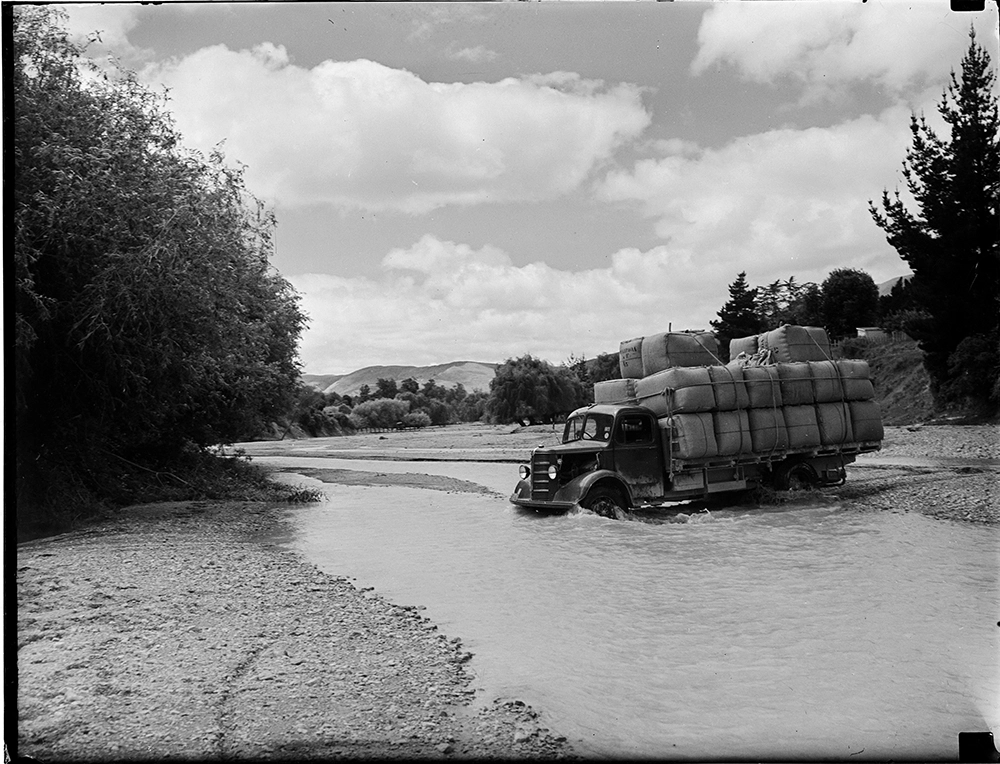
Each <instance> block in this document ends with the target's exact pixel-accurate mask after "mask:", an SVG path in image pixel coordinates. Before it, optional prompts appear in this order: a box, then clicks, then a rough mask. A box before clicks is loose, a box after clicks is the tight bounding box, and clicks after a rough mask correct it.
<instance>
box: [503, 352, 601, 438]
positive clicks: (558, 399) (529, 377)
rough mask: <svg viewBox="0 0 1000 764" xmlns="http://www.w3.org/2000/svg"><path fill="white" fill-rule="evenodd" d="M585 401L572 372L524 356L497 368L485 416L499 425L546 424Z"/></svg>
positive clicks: (580, 386) (579, 385)
mask: <svg viewBox="0 0 1000 764" xmlns="http://www.w3.org/2000/svg"><path fill="white" fill-rule="evenodd" d="M584 400H585V399H584V391H583V386H582V385H581V384H580V381H579V380H578V379H577V378H576V375H575V374H573V372H572V371H570V370H569V369H567V368H566V367H565V366H561V367H558V368H557V367H554V366H552V365H551V364H549V363H547V362H546V361H542V360H540V359H537V358H534V357H532V356H531V355H524V356H522V357H520V358H517V359H508V360H507V361H505V362H504V363H502V364H501V365H500V366H499V367H497V370H496V376H494V377H493V379H492V381H491V382H490V396H489V399H488V400H487V402H486V414H487V416H488V417H489V418H490V419H491V420H492V421H494V422H500V423H507V422H524V423H527V424H536V423H546V424H547V423H550V422H553V421H555V419H556V417H558V416H560V415H563V414H567V413H569V412H570V411H572V410H573V409H575V408H576V407H578V406H580V405H582V404H583V403H584Z"/></svg>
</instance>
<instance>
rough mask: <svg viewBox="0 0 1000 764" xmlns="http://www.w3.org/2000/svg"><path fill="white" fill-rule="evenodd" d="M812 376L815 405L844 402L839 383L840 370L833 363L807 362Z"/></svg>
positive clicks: (842, 391) (841, 387)
mask: <svg viewBox="0 0 1000 764" xmlns="http://www.w3.org/2000/svg"><path fill="white" fill-rule="evenodd" d="M808 363H809V373H810V374H811V375H812V385H813V398H814V399H815V401H816V403H834V402H836V401H842V400H844V387H843V385H842V384H841V382H840V369H838V368H837V364H836V363H835V362H834V361H809V362H808Z"/></svg>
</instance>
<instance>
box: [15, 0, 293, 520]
mask: <svg viewBox="0 0 1000 764" xmlns="http://www.w3.org/2000/svg"><path fill="white" fill-rule="evenodd" d="M4 11H5V13H10V14H11V16H10V17H9V19H10V21H11V22H12V24H11V28H12V31H13V35H12V38H13V55H12V57H11V69H12V72H11V79H12V85H13V88H12V90H13V107H14V108H13V119H12V126H13V152H12V155H13V164H14V206H13V223H14V236H13V244H14V247H13V249H14V253H13V259H14V264H15V276H16V279H15V280H16V284H15V303H16V305H15V308H16V309H15V317H14V328H15V358H16V421H17V475H18V486H17V488H18V491H17V496H18V509H19V512H20V510H21V508H22V506H23V505H24V504H25V503H32V502H34V503H38V502H43V503H44V501H45V497H46V492H47V490H48V488H49V487H50V486H51V483H52V478H53V476H54V475H59V476H61V477H62V478H64V479H70V480H71V481H75V483H74V484H80V485H82V486H84V487H85V488H87V489H88V490H91V491H92V492H94V493H96V494H101V493H102V492H103V491H105V489H108V487H109V481H108V480H107V477H106V475H105V473H104V470H103V468H104V467H105V466H106V465H107V464H109V463H117V464H131V465H138V466H139V468H142V469H149V470H153V469H156V470H161V469H164V467H163V465H165V464H170V463H172V462H176V461H177V460H178V459H179V458H180V457H181V455H182V454H188V453H190V452H191V450H192V449H194V450H196V451H197V450H204V449H205V448H206V447H207V446H210V445H213V444H219V443H227V442H233V441H234V440H237V439H243V438H247V437H249V436H251V435H253V434H255V433H256V432H257V431H258V430H259V429H260V428H261V427H262V426H263V424H264V423H265V422H266V421H268V419H269V418H271V417H274V416H275V415H276V414H278V413H279V412H282V411H284V410H285V409H286V408H287V407H288V406H289V405H290V404H291V402H292V400H293V397H294V392H295V388H296V384H297V380H298V377H299V368H298V364H297V361H296V345H297V340H298V337H299V334H300V332H301V330H302V327H303V325H304V316H303V314H302V313H301V311H300V310H299V307H298V302H297V300H298V298H297V296H296V295H295V293H294V291H293V290H292V288H291V286H290V285H289V284H288V283H287V282H286V281H285V280H284V279H282V278H281V277H280V276H279V275H278V274H277V273H276V272H275V271H274V270H273V269H272V268H271V266H270V265H269V259H268V258H269V255H270V253H271V247H272V229H273V225H274V220H273V217H272V216H271V215H270V214H269V213H268V212H267V211H266V210H265V209H264V208H263V207H262V206H261V204H260V203H259V202H258V201H257V200H256V199H255V198H254V197H253V196H252V195H250V194H249V193H248V191H247V189H246V187H245V185H244V182H243V176H242V171H241V169H233V168H231V167H230V166H228V165H227V163H226V162H225V161H224V158H223V157H222V156H221V154H219V153H215V154H213V155H212V156H210V157H207V158H205V157H203V156H202V155H200V154H197V153H194V152H191V151H188V150H185V149H184V148H182V146H181V143H180V136H179V135H178V134H177V132H176V131H175V129H174V127H173V123H172V119H171V117H170V115H169V113H168V112H167V110H166V106H165V100H164V98H163V97H161V96H158V95H155V94H153V93H152V92H150V91H149V90H148V89H146V88H144V87H143V86H142V85H141V84H140V83H139V82H138V81H137V79H136V78H135V76H134V74H132V73H130V72H128V71H125V70H121V69H115V70H110V71H109V70H102V69H98V68H97V67H96V66H95V65H94V64H92V63H89V62H88V60H87V59H86V58H85V56H84V55H83V54H84V51H83V50H82V49H81V48H80V47H79V46H77V45H75V44H74V43H72V42H71V41H70V40H69V38H68V36H67V34H66V32H65V31H64V29H63V26H62V25H63V23H64V19H63V17H62V16H61V14H60V13H59V12H57V11H55V10H53V9H52V8H47V7H30V6H21V7H17V8H14V9H11V8H10V7H9V6H8V7H7V8H5V9H4ZM67 476H69V477H67ZM102 481H103V484H102Z"/></svg>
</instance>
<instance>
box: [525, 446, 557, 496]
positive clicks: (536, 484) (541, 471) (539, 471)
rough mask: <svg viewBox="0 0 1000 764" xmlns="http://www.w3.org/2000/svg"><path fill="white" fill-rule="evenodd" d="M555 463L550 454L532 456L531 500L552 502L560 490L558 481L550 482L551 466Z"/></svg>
mask: <svg viewBox="0 0 1000 764" xmlns="http://www.w3.org/2000/svg"><path fill="white" fill-rule="evenodd" d="M553 463H554V460H553V458H552V457H551V456H550V455H549V454H532V455H531V498H532V499H533V500H534V501H551V500H552V497H553V496H554V495H555V492H556V491H557V490H558V488H559V481H558V479H557V480H549V465H550V464H553Z"/></svg>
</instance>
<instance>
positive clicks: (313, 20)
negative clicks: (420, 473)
mask: <svg viewBox="0 0 1000 764" xmlns="http://www.w3.org/2000/svg"><path fill="white" fill-rule="evenodd" d="M63 7H64V8H65V9H66V10H67V12H68V14H69V29H70V31H71V32H72V33H73V34H74V35H78V36H80V37H81V38H83V37H86V36H87V35H88V34H89V33H92V32H94V31H100V40H99V41H95V42H93V43H92V44H91V45H90V47H89V48H88V54H89V55H91V56H93V57H95V58H98V59H106V57H107V56H108V55H114V56H115V57H116V58H117V59H118V60H119V61H121V63H123V64H124V65H125V66H127V67H128V68H130V69H133V70H135V71H136V72H137V73H138V74H139V77H140V79H141V80H142V81H143V82H144V83H146V84H147V85H149V86H150V87H151V88H153V89H155V90H157V91H162V90H163V88H166V89H167V92H168V95H169V102H168V108H169V110H170V111H171V113H172V114H173V116H174V119H175V120H176V126H177V128H178V130H179V131H180V133H181V134H182V136H183V141H184V143H185V145H187V146H188V147H190V148H193V149H197V150H200V151H203V152H206V153H207V152H209V151H211V150H213V149H214V148H216V147H217V146H219V145H220V144H221V146H222V149H223V151H224V152H225V155H226V157H227V159H228V160H229V161H231V162H233V163H240V164H242V165H244V166H245V167H246V174H245V178H246V182H247V185H248V187H249V189H250V190H251V192H252V193H254V194H255V195H256V196H257V197H258V198H260V199H262V200H264V201H265V202H266V203H267V204H268V205H269V206H270V207H271V208H272V209H273V211H274V213H275V215H276V218H277V221H278V222H277V228H276V236H275V239H276V247H275V253H274V256H273V258H272V263H273V265H274V266H275V268H276V269H277V270H278V271H279V272H280V273H281V274H282V275H283V276H284V277H285V278H286V279H287V280H288V281H290V282H291V284H292V285H293V286H294V287H295V289H296V290H297V291H298V293H299V294H300V295H301V304H302V308H303V310H304V311H305V312H306V313H307V315H308V316H309V325H308V328H307V329H306V330H305V332H304V333H303V336H302V339H301V343H300V358H301V361H302V365H303V370H304V371H305V372H306V373H312V374H345V373H349V372H351V371H354V370H356V369H358V368H362V367H365V366H371V365H414V366H423V365H432V364H439V363H447V362H450V361H480V362H489V363H497V362H502V361H503V360H505V359H507V358H513V357H518V356H522V355H524V354H526V353H530V354H531V355H534V356H535V357H538V358H543V359H545V360H547V361H550V362H552V363H562V362H564V361H566V360H568V359H569V358H570V357H571V356H572V357H574V358H580V357H587V358H593V357H594V356H596V355H597V354H598V353H613V352H617V351H618V347H619V344H620V343H621V342H622V341H624V340H628V339H631V338H633V337H638V336H645V335H649V334H654V333H656V332H661V331H667V330H668V329H673V330H680V329H688V328H691V329H697V328H709V321H711V320H712V319H716V318H717V313H718V311H719V309H720V308H721V307H722V305H723V304H724V303H725V302H726V300H727V299H728V296H729V293H728V285H729V284H731V283H732V282H733V281H735V279H736V277H737V275H738V274H739V273H740V272H742V271H745V272H746V277H747V280H748V281H749V283H750V284H751V285H764V284H769V283H771V282H773V281H775V280H778V279H780V280H787V279H789V278H791V277H794V278H795V280H796V281H797V282H800V283H801V282H810V281H811V282H815V283H817V284H821V283H822V282H823V280H824V279H825V278H826V277H827V276H828V275H829V273H830V272H831V271H832V270H834V269H836V268H857V269H861V270H863V271H865V272H867V273H868V274H870V275H871V276H872V278H873V279H874V280H875V282H876V283H881V282H884V281H886V280H889V279H891V278H894V277H896V276H900V275H903V274H905V273H907V272H908V271H909V269H908V267H907V265H906V263H905V262H904V261H902V260H901V259H900V258H899V256H898V254H897V253H896V252H895V250H893V249H892V248H891V247H890V246H889V245H888V244H887V243H886V241H885V236H884V233H883V232H882V231H881V230H880V229H879V228H878V227H877V226H876V225H875V224H874V222H873V220H872V217H871V214H870V212H869V210H868V204H869V200H875V201H877V200H878V199H879V198H880V197H881V195H882V192H883V190H889V191H890V192H893V191H895V190H896V189H897V188H898V189H900V190H901V191H902V192H903V198H904V199H905V198H907V194H906V191H905V183H904V181H903V177H902V172H901V170H902V163H903V160H904V159H905V156H906V150H907V148H908V147H909V145H910V138H911V135H910V130H909V125H910V119H911V115H912V114H914V113H916V114H918V115H919V114H924V115H925V116H926V117H927V119H928V121H929V122H930V123H931V124H932V125H934V126H936V127H937V129H938V131H939V133H940V134H941V135H944V136H947V134H948V133H947V126H946V125H944V123H943V122H941V120H940V118H939V115H938V112H937V104H938V103H939V102H940V100H941V97H942V94H943V92H944V89H945V87H946V86H947V84H948V78H949V73H950V72H951V71H956V72H958V71H960V67H961V59H962V56H963V54H964V53H965V51H966V50H967V48H968V44H969V29H970V25H972V26H974V27H975V29H976V34H977V39H978V41H979V42H980V44H982V45H983V46H984V47H986V49H987V50H988V51H989V52H990V54H991V56H992V57H993V60H994V63H995V62H996V60H997V39H998V38H997V8H996V4H987V8H986V10H985V11H982V12H973V13H956V12H952V11H951V10H950V9H949V7H948V3H947V2H946V0H912V1H910V2H903V1H901V0H881V1H879V0H871V1H870V2H861V1H860V0H858V1H857V2H840V1H838V0H827V1H820V2H745V3H736V2H725V3H702V2H663V3H657V2H610V1H607V0H606V1H604V2H555V1H552V2H550V1H547V0H545V1H543V2H528V3H524V2H511V3H507V2H503V3H316V2H309V3H295V2H273V3H221V2H219V3H190V4H187V3H164V4H160V5H141V4H132V3H118V4H105V5H96V4H73V5H67V6H63Z"/></svg>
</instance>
